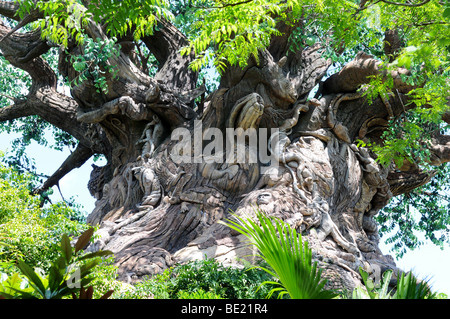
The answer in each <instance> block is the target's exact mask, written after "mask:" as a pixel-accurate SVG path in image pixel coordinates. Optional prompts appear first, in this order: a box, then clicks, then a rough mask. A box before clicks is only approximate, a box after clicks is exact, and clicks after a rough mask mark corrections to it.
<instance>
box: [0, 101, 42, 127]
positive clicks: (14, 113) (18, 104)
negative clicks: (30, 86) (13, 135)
mask: <svg viewBox="0 0 450 319" xmlns="http://www.w3.org/2000/svg"><path fill="white" fill-rule="evenodd" d="M30 115H34V112H33V111H32V109H31V108H30V107H29V106H28V105H27V102H26V100H17V101H15V103H14V104H12V105H10V106H7V107H4V108H0V122H4V121H11V120H15V119H18V118H22V117H26V116H30Z"/></svg>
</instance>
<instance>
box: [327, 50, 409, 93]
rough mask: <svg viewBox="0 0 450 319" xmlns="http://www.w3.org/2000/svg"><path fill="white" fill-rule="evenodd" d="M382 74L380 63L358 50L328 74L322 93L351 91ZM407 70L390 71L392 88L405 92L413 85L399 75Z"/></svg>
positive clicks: (407, 72)
mask: <svg viewBox="0 0 450 319" xmlns="http://www.w3.org/2000/svg"><path fill="white" fill-rule="evenodd" d="M380 74H382V75H384V74H385V71H384V70H382V63H381V61H378V60H376V59H374V58H373V56H371V55H368V54H365V53H364V52H359V53H358V55H357V56H356V58H355V60H353V61H351V62H349V63H348V64H347V65H346V66H344V67H343V68H342V70H341V71H339V72H338V73H336V74H333V75H332V76H330V77H329V78H328V79H327V80H326V81H325V82H324V83H323V88H322V92H321V93H322V95H326V94H331V93H351V92H356V90H357V89H358V88H359V87H360V86H361V85H363V84H367V83H369V82H370V77H371V76H376V75H380ZM408 74H409V71H408V70H406V69H402V68H399V69H397V70H396V71H393V72H391V74H390V76H392V78H393V80H394V89H396V90H398V91H399V92H400V93H407V92H409V91H410V90H412V89H413V88H414V87H412V86H411V85H408V84H406V83H404V82H403V81H402V79H401V76H400V75H408Z"/></svg>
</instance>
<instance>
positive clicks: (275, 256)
mask: <svg viewBox="0 0 450 319" xmlns="http://www.w3.org/2000/svg"><path fill="white" fill-rule="evenodd" d="M255 212H256V219H257V221H256V220H252V219H251V218H246V219H244V218H241V217H239V216H237V215H233V216H234V218H235V220H232V219H228V220H227V221H226V222H222V224H224V225H226V226H228V227H230V228H232V229H234V230H236V231H237V232H239V233H241V234H243V235H245V236H246V237H247V238H248V239H249V240H250V242H251V243H252V244H253V245H255V247H256V248H257V249H258V250H259V253H260V255H259V256H260V257H261V258H262V259H263V260H264V261H265V262H266V263H267V264H268V265H269V266H270V268H267V267H263V266H255V267H257V268H260V269H262V270H264V271H266V272H267V273H269V274H270V275H272V276H273V277H274V278H276V279H277V280H278V282H276V281H266V282H264V283H263V284H273V285H274V286H275V287H274V288H273V289H272V290H271V291H270V292H269V295H268V297H270V296H271V295H272V294H273V293H275V292H278V293H279V294H278V297H279V298H282V297H283V296H285V295H288V296H289V297H290V298H292V299H331V298H334V297H336V296H337V295H336V294H335V293H334V292H332V291H328V290H325V289H324V286H325V284H326V280H323V279H322V278H321V274H322V270H321V269H319V268H317V263H316V262H314V263H312V251H311V249H310V248H309V247H308V243H307V242H306V241H305V242H303V240H302V236H301V234H300V233H297V231H296V230H295V229H294V228H292V227H290V225H289V224H287V223H285V222H283V221H281V220H279V219H277V218H273V217H268V216H266V215H265V214H264V213H263V212H261V211H259V210H256V211H255Z"/></svg>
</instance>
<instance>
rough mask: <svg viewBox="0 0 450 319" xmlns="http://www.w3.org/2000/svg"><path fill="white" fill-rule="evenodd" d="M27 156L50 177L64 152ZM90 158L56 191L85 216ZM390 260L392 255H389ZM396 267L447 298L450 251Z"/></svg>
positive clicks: (419, 253) (428, 252)
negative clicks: (76, 206) (426, 283)
mask: <svg viewBox="0 0 450 319" xmlns="http://www.w3.org/2000/svg"><path fill="white" fill-rule="evenodd" d="M18 136H19V135H15V134H7V133H1V134H0V151H4V152H6V151H7V150H10V149H11V145H10V142H11V141H12V140H13V139H14V138H16V137H18ZM28 154H29V155H30V156H31V157H33V158H34V159H35V161H36V167H37V169H38V171H39V172H40V173H43V174H46V175H51V174H52V173H53V172H54V171H55V170H56V169H57V168H58V167H59V166H60V165H61V164H62V163H63V161H64V160H65V159H66V158H67V156H68V153H67V152H60V151H56V150H52V149H49V148H46V147H44V146H40V145H38V144H37V143H35V142H33V143H32V144H31V145H30V146H29V148H28ZM92 163H94V161H93V159H92V158H91V159H90V160H89V161H88V162H86V163H85V164H84V165H83V166H81V167H80V168H77V169H74V170H73V171H72V172H70V173H69V174H67V175H66V176H65V177H64V178H62V179H61V181H60V184H59V186H60V190H61V193H62V195H63V197H64V198H66V199H69V198H71V197H73V198H74V199H75V202H76V203H78V204H81V205H82V206H83V208H82V210H83V211H85V212H86V213H89V212H91V211H92V210H93V209H94V207H95V199H94V198H93V197H92V196H91V195H90V193H89V191H88V189H87V184H88V181H89V175H90V173H91V170H92V167H91V164H92ZM95 164H96V165H99V166H102V165H104V164H105V162H104V161H103V160H100V161H98V162H95ZM50 199H51V200H52V201H59V200H61V199H62V198H61V196H60V193H59V190H58V189H57V188H56V187H54V192H53V195H52V196H51V197H50ZM380 249H381V251H382V252H383V253H384V254H391V253H389V250H390V246H388V245H385V244H380ZM391 255H392V256H393V257H394V254H391ZM396 264H397V266H398V267H399V268H400V269H403V270H404V271H409V270H411V271H412V272H413V273H414V274H415V275H416V276H417V277H418V278H420V279H424V280H427V281H428V282H429V283H430V284H431V286H432V290H433V291H434V292H439V293H441V292H442V293H445V294H447V296H448V297H450V247H448V246H447V247H445V248H444V250H441V249H440V248H439V247H437V246H435V245H433V244H432V243H425V244H424V245H423V246H421V247H419V248H417V249H416V250H414V251H410V252H407V253H406V254H405V255H404V256H403V257H402V258H401V259H399V260H396Z"/></svg>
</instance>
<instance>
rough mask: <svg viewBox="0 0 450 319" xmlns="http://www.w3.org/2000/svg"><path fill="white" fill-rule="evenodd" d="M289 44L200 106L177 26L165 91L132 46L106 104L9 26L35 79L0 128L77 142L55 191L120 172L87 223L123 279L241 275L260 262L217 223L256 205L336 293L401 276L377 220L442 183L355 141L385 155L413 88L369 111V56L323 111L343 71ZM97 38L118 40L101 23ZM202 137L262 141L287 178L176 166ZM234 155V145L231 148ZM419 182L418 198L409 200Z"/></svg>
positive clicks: (99, 188)
mask: <svg viewBox="0 0 450 319" xmlns="http://www.w3.org/2000/svg"><path fill="white" fill-rule="evenodd" d="M13 11H14V8H13V4H12V3H10V2H7V1H0V14H2V15H4V16H7V17H10V18H15V16H14V15H13V14H11V12H13ZM280 30H282V31H283V32H284V36H283V37H277V38H274V40H273V42H272V44H271V45H270V46H269V47H268V49H267V50H264V51H261V52H260V59H259V63H256V62H255V61H253V60H250V61H249V64H248V66H247V67H245V69H243V70H241V69H238V68H235V67H229V68H228V69H227V71H226V72H225V74H223V75H222V77H221V82H220V86H219V88H218V89H217V90H216V91H215V92H213V93H212V94H210V95H209V96H208V97H207V98H206V100H205V101H204V104H202V105H199V103H198V102H196V101H195V99H196V98H197V97H199V96H200V95H201V94H202V93H204V90H203V88H202V87H197V74H196V73H195V72H192V71H191V70H190V69H189V67H188V66H189V63H190V62H191V61H192V56H183V57H182V56H180V55H179V54H178V51H179V49H180V48H181V47H182V46H183V45H185V44H186V39H185V37H184V36H183V34H181V33H180V32H179V31H178V30H177V29H176V28H175V27H174V26H173V25H172V24H170V23H169V22H167V21H160V25H159V28H158V31H157V32H155V33H154V34H153V35H152V36H149V37H147V38H145V39H144V42H145V44H146V45H147V47H148V48H149V50H150V51H151V52H152V53H153V54H154V55H155V57H156V58H157V59H158V61H159V63H160V69H159V71H158V72H157V74H156V76H155V77H154V78H151V77H149V76H148V75H147V74H146V73H145V72H144V70H145V68H143V67H142V66H138V65H136V64H134V63H133V57H132V55H133V50H132V49H130V47H129V46H124V49H123V50H122V52H121V54H120V56H119V57H118V58H111V61H110V63H111V64H113V65H117V67H118V70H119V71H118V74H117V78H112V77H111V76H110V77H109V78H108V79H107V80H108V84H109V91H108V93H107V94H104V93H98V92H96V90H95V88H94V86H93V84H92V83H90V82H83V83H81V84H79V85H78V86H75V87H73V88H72V91H71V93H72V97H69V96H65V95H63V94H61V93H58V92H57V91H56V76H55V73H54V71H53V70H51V68H50V67H49V66H48V64H47V63H46V62H45V60H44V59H43V58H41V57H40V55H41V54H42V53H43V52H46V51H47V50H48V49H49V47H48V45H47V43H46V42H45V41H43V40H41V39H40V37H39V32H38V31H35V32H32V33H11V29H10V28H9V27H8V26H6V25H5V24H3V23H0V38H2V37H4V36H6V35H8V36H7V37H6V38H5V39H4V40H2V41H1V42H0V50H1V51H2V53H3V55H4V56H5V58H6V59H8V60H9V61H10V62H11V63H12V64H13V65H14V66H16V67H18V68H21V69H23V70H25V71H27V72H28V73H29V74H30V76H31V77H32V79H33V87H32V89H31V90H30V93H29V95H28V96H27V98H26V99H24V100H20V101H19V100H18V101H14V102H15V103H14V104H13V105H11V106H10V107H8V108H4V109H1V110H0V120H1V121H6V120H10V119H13V118H18V117H24V116H29V115H39V116H41V117H42V118H44V119H45V120H47V121H48V122H50V123H51V124H53V125H55V126H57V127H59V128H61V129H63V130H65V131H66V132H69V133H70V134H72V135H73V136H74V137H76V138H77V139H78V141H79V147H78V149H77V151H76V152H75V153H74V154H73V155H72V156H71V158H69V159H68V160H67V161H66V162H65V163H64V164H63V166H62V167H61V168H60V169H59V170H58V171H57V172H56V173H55V175H53V176H52V177H51V180H49V181H48V182H47V183H46V184H45V185H44V186H43V188H47V187H51V185H54V184H55V183H56V182H57V180H58V179H59V178H61V177H62V176H63V175H64V174H65V173H66V172H68V171H70V169H71V168H74V167H77V166H79V165H81V164H83V163H84V162H85V161H86V160H87V159H88V158H89V156H90V155H91V154H95V153H97V154H104V155H105V157H106V158H107V160H108V164H107V165H106V166H104V167H94V170H93V172H92V174H91V181H90V182H89V189H90V191H91V193H92V194H93V196H95V197H96V198H97V201H96V206H95V209H94V211H93V212H92V213H91V214H90V216H89V218H88V221H89V223H91V224H93V225H96V224H100V225H101V227H100V234H101V238H100V239H99V240H98V241H97V242H96V243H95V244H94V245H92V246H91V247H90V248H89V249H92V250H95V249H99V248H103V249H109V250H112V251H113V252H114V253H115V258H116V262H117V264H118V265H119V267H120V272H119V277H120V279H122V280H127V279H129V278H131V279H133V280H135V279H139V277H141V276H143V275H147V274H154V273H156V272H159V271H161V270H162V269H164V268H165V267H168V266H171V265H173V263H175V262H185V261H187V260H191V259H196V258H204V256H205V255H206V256H208V257H210V258H217V259H218V260H220V261H222V262H224V263H229V264H233V263H237V262H238V258H244V257H245V256H248V255H249V252H250V251H249V250H250V248H249V246H248V245H247V243H246V242H245V240H244V239H243V237H242V236H239V235H238V234H237V233H234V232H233V231H231V230H230V229H229V228H227V227H225V226H223V225H221V224H218V223H217V222H218V221H219V220H222V219H224V218H228V217H230V212H231V211H233V212H236V213H237V214H250V215H251V213H252V211H253V208H254V206H255V205H259V207H260V208H261V209H262V210H264V211H266V212H267V213H268V214H270V215H273V216H277V217H280V218H282V219H283V220H285V221H286V222H288V223H290V224H292V225H293V226H295V227H296V228H297V229H299V230H300V231H301V232H302V234H303V236H304V238H305V239H306V240H308V241H309V243H310V246H311V247H312V249H313V250H314V258H315V260H317V261H318V262H319V265H320V266H322V267H323V268H324V269H325V275H326V276H328V278H329V279H330V281H329V286H330V287H334V288H347V289H352V288H353V287H355V286H356V285H358V284H359V283H360V279H361V278H360V276H359V274H358V269H359V267H363V268H364V269H366V270H369V271H370V269H374V268H373V265H378V266H379V267H380V268H381V270H384V269H387V268H394V269H395V263H394V261H393V259H392V258H391V257H390V256H385V255H383V253H382V252H381V251H380V249H379V247H378V243H379V237H378V234H377V225H376V223H375V222H374V220H373V217H374V216H375V215H376V214H377V212H378V211H379V210H380V209H381V208H383V207H384V206H385V205H386V204H387V203H388V202H389V199H390V198H391V197H392V196H393V195H398V194H401V193H402V192H405V191H407V189H411V188H414V187H417V186H419V185H422V184H423V183H425V182H427V181H428V180H429V179H430V176H429V175H427V174H425V175H426V176H420V174H418V173H417V172H414V174H412V173H411V174H410V175H407V174H408V172H402V174H403V175H399V173H398V171H396V168H395V167H389V168H383V167H381V166H380V165H378V164H377V163H376V162H375V160H374V157H373V154H371V152H370V151H368V150H367V149H364V148H358V147H357V146H356V145H355V141H356V140H357V139H363V140H364V139H369V138H370V139H371V140H375V141H380V137H381V134H382V132H383V130H384V129H385V128H386V125H387V121H388V119H389V118H390V117H392V116H398V115H399V114H401V113H402V112H404V111H405V109H404V105H406V104H407V103H406V101H407V96H406V95H405V93H407V92H408V90H410V89H411V88H409V87H408V86H407V85H406V84H404V83H403V82H401V80H400V77H399V76H398V77H396V82H395V86H396V89H397V90H396V94H395V95H392V96H390V98H389V100H388V101H386V100H382V99H381V98H380V99H378V100H375V101H374V103H373V104H372V105H370V107H369V106H368V104H367V101H366V100H365V98H364V97H362V96H361V95H360V94H358V93H356V90H357V88H358V87H359V86H360V85H361V84H363V83H366V82H367V76H370V75H373V74H376V73H377V72H379V70H378V68H377V66H378V62H377V61H376V60H375V59H373V58H372V57H371V56H368V55H366V54H364V53H360V54H358V56H357V57H356V58H355V60H354V61H353V62H350V63H349V64H348V65H347V66H346V67H344V69H343V70H342V71H341V72H339V73H337V74H336V75H334V76H332V77H330V78H329V79H328V80H326V81H325V82H324V84H323V90H322V92H321V94H319V95H318V96H317V97H318V99H311V100H308V99H307V98H308V96H309V95H310V93H311V91H312V90H313V88H314V87H315V86H316V85H317V84H318V83H319V82H320V81H321V80H322V78H323V77H324V75H325V74H326V71H327V69H328V67H329V66H330V64H331V63H330V61H326V60H324V59H323V58H322V57H321V55H320V49H321V48H320V46H318V45H317V46H313V47H305V48H303V49H302V50H300V51H298V52H296V53H295V54H292V53H290V54H289V55H287V56H286V54H287V48H288V46H287V45H286V41H287V39H288V38H289V32H291V31H292V28H287V27H285V26H283V25H280ZM86 31H87V32H88V34H90V35H91V36H92V37H100V38H106V35H105V34H104V32H103V30H102V29H101V28H100V27H99V26H97V25H95V24H94V23H92V24H90V25H89V26H88V27H87V30H86ZM121 41H123V42H124V43H125V42H127V41H128V42H127V43H129V40H128V39H121ZM30 52H34V53H33V54H32V55H30ZM68 52H69V53H70V54H80V48H79V47H77V46H76V45H72V46H71V47H69V49H68ZM65 54H66V53H64V52H61V54H60V64H59V72H61V73H62V74H63V75H65V76H67V77H68V78H69V80H72V79H74V78H75V77H76V76H77V72H76V71H75V70H74V69H73V68H72V66H71V65H70V64H68V63H67V61H66V59H65V57H66V56H65ZM398 72H399V73H401V72H406V70H399V71H398ZM394 78H395V75H394ZM202 103H203V102H202ZM200 121H201V122H200ZM199 123H201V124H202V126H201V127H200V128H201V130H200V134H201V135H200V138H202V137H204V141H203V144H202V145H201V148H202V149H203V147H205V146H207V145H208V143H209V141H210V140H212V138H211V137H207V136H206V135H207V133H208V129H211V128H217V129H219V130H220V132H223V133H225V132H226V129H227V128H228V129H230V128H231V129H238V128H242V129H244V130H246V129H249V128H254V129H256V130H257V132H258V136H257V138H258V145H268V147H266V148H265V149H263V150H261V149H259V151H260V152H261V151H264V154H266V155H267V156H269V155H270V156H272V157H271V158H272V159H274V160H275V162H272V164H276V165H272V166H267V163H266V162H264V161H262V160H261V159H260V158H258V161H257V162H254V163H251V162H248V161H247V162H245V161H244V162H239V161H237V160H236V161H234V162H233V161H225V162H223V163H216V162H208V163H207V162H205V161H204V159H203V160H202V161H199V162H197V161H192V162H188V163H185V162H181V163H180V162H177V161H175V160H174V159H173V156H172V155H171V154H173V152H175V150H179V147H180V145H181V146H184V151H185V152H187V154H189V153H190V154H197V153H196V152H197V151H198V149H196V145H195V144H194V143H191V141H189V140H183V141H181V142H180V141H179V140H178V139H177V140H175V139H173V138H172V137H173V134H172V133H173V132H174V131H175V130H176V129H179V128H184V129H185V130H187V131H188V132H189V133H190V136H192V137H194V134H197V133H194V132H198V130H197V129H198V128H199ZM274 128H278V129H279V132H280V134H279V139H278V141H275V140H272V139H270V134H269V135H264V134H262V133H261V132H264V131H263V130H261V129H268V131H269V132H270V129H274ZM244 141H245V142H244V144H245V147H244V149H240V150H239V149H238V148H237V145H235V148H234V149H231V153H236V154H237V155H242V154H240V153H239V152H242V150H244V151H246V150H247V149H250V148H251V147H252V145H250V144H251V141H250V137H249V138H248V139H247V140H245V139H244ZM221 142H222V143H223V144H222V145H226V142H227V140H226V136H224V137H223V140H222V141H221ZM259 142H261V143H262V144H260V143H259ZM435 142H436V145H435V146H434V149H433V150H434V151H436V164H437V163H442V162H446V161H449V160H450V152H449V150H448V149H449V144H450V143H449V142H448V137H444V136H441V135H436V138H435ZM182 143H185V144H182ZM216 155H217V156H219V155H220V154H219V153H216ZM226 155H230V154H223V156H226ZM192 159H194V158H192ZM221 159H225V157H222V158H221ZM247 159H248V158H247ZM416 173H417V174H416ZM407 176H409V177H411V178H409V179H408V187H409V188H408V187H403V188H402V186H404V185H405V183H404V182H403V181H404V180H405V179H407V178H406V177H407ZM250 253H251V252H250ZM245 258H249V257H245ZM371 267H372V268H371Z"/></svg>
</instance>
